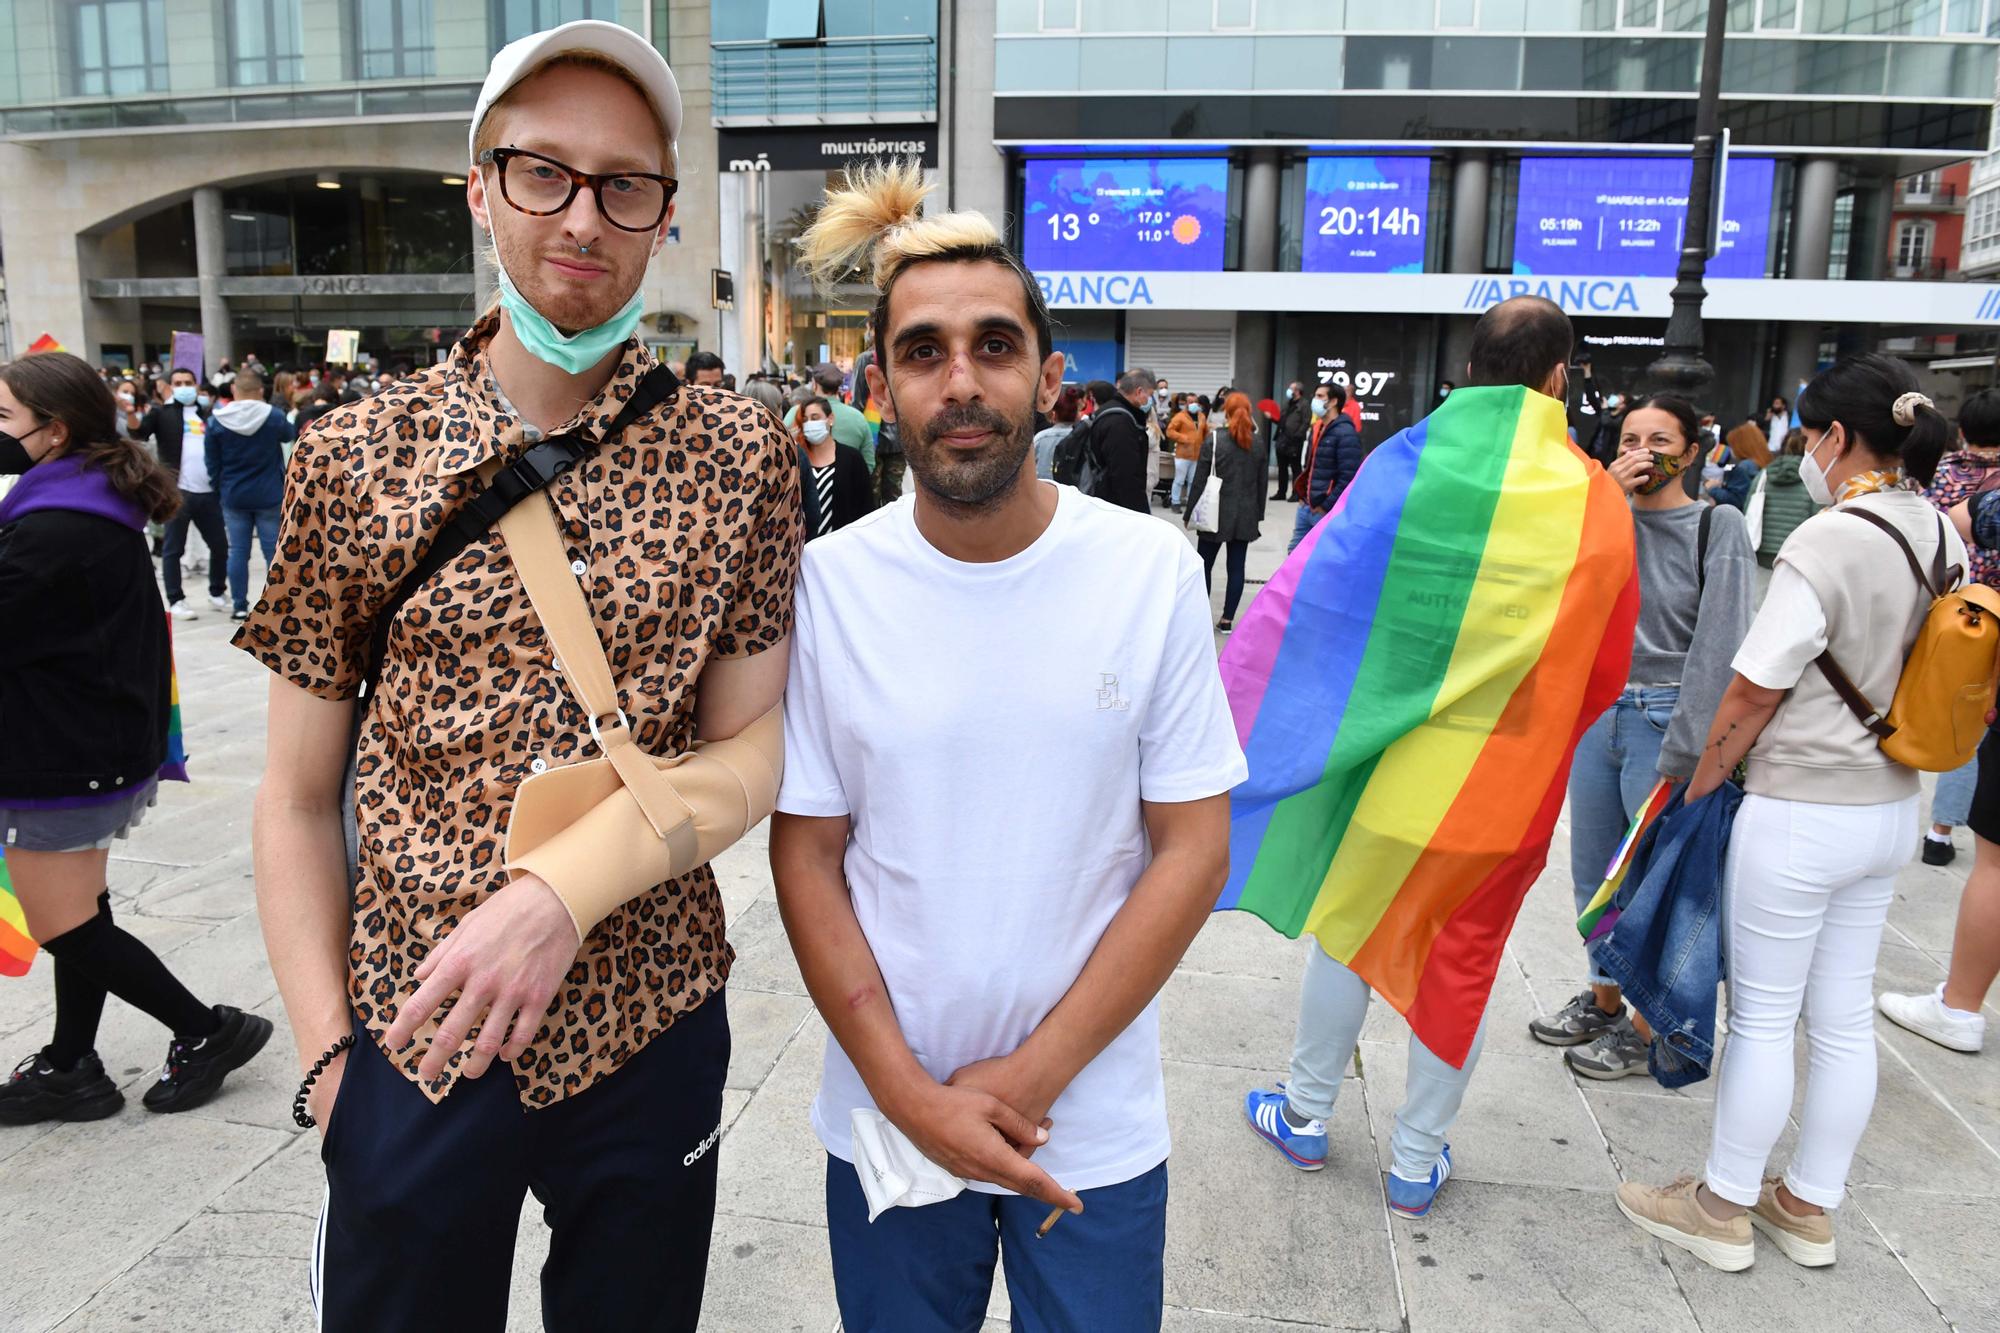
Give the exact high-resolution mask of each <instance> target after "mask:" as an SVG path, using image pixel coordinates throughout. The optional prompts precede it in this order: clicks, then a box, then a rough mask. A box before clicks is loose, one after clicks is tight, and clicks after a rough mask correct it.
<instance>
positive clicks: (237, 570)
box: [222, 506, 278, 611]
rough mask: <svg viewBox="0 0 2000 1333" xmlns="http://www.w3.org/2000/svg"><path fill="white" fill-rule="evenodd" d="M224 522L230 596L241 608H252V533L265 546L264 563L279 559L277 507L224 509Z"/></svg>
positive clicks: (269, 564)
mask: <svg viewBox="0 0 2000 1333" xmlns="http://www.w3.org/2000/svg"><path fill="white" fill-rule="evenodd" d="M222 525H223V527H225V528H226V529H228V532H229V600H230V601H232V602H234V603H235V604H236V609H237V610H238V611H248V610H249V609H250V533H251V531H252V530H253V529H254V530H255V531H256V534H257V544H258V545H259V546H262V547H263V548H264V567H265V568H266V569H269V568H270V567H271V566H272V565H274V564H276V563H277V562H278V511H277V508H276V507H275V506H274V507H272V508H270V509H228V508H225V509H224V510H223V511H222Z"/></svg>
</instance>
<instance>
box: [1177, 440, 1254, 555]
mask: <svg viewBox="0 0 2000 1333" xmlns="http://www.w3.org/2000/svg"><path fill="white" fill-rule="evenodd" d="M1270 466H1271V455H1270V451H1269V450H1268V449H1267V448H1265V445H1264V432H1263V431H1262V430H1259V431H1257V432H1256V433H1255V434H1253V435H1252V436H1251V437H1250V447H1249V448H1248V449H1245V448H1243V447H1242V446H1241V445H1239V444H1237V443H1236V437H1235V436H1233V435H1231V434H1230V433H1229V431H1228V429H1227V428H1226V427H1218V428H1217V429H1215V430H1212V431H1210V432H1209V433H1208V438H1206V439H1204V440H1203V441H1202V442H1201V457H1200V459H1199V461H1197V462H1196V463H1195V465H1194V483H1193V484H1192V485H1191V486H1189V487H1188V497H1187V505H1186V507H1185V509H1184V510H1183V511H1182V512H1183V515H1184V517H1183V518H1182V520H1181V521H1182V524H1183V526H1192V519H1193V517H1194V507H1195V504H1196V502H1197V501H1199V500H1200V499H1201V493H1202V491H1203V489H1204V488H1206V487H1207V485H1208V474H1209V471H1210V470H1211V469H1213V470H1214V472H1215V475H1216V476H1218V477H1221V478H1222V504H1221V508H1220V510H1219V512H1218V513H1217V515H1216V518H1217V523H1216V530H1215V532H1214V533H1213V534H1209V533H1202V534H1201V535H1202V536H1204V537H1207V536H1211V535H1212V536H1213V537H1214V539H1215V540H1216V541H1222V542H1254V541H1256V540H1257V535H1258V532H1259V530H1260V528H1259V525H1260V524H1261V523H1262V522H1263V520H1264V503H1265V501H1266V500H1267V499H1268V498H1269V497H1268V496H1266V495H1265V493H1264V487H1265V486H1266V485H1268V484H1269V482H1268V480H1267V478H1268V477H1269V476H1270Z"/></svg>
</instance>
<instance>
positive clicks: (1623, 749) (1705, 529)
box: [1528, 394, 1757, 1079]
mask: <svg viewBox="0 0 2000 1333" xmlns="http://www.w3.org/2000/svg"><path fill="white" fill-rule="evenodd" d="M1700 455H1701V433H1700V429H1699V427H1698V426H1697V424H1696V421H1695V415H1694V409H1693V408H1692V407H1691V406H1689V404H1688V403H1687V402H1686V401H1685V400H1683V399H1680V398H1676V397H1674V396H1673V395H1671V394H1659V395H1656V396H1654V397H1651V398H1645V399H1641V400H1640V401H1639V402H1638V403H1636V404H1634V405H1633V407H1632V408H1631V409H1630V410H1629V411H1627V412H1626V413H1625V418H1624V420H1623V421H1622V422H1621V423H1620V425H1619V443H1618V457H1617V458H1616V459H1615V460H1613V462H1612V464H1611V468H1610V472H1611V476H1612V478H1613V479H1614V480H1616V481H1617V482H1618V483H1619V484H1620V485H1621V486H1623V487H1624V488H1625V490H1626V493H1627V494H1629V495H1630V496H1631V497H1632V526H1633V530H1634V537H1635V539H1636V541H1637V543H1638V557H1639V619H1638V623H1637V625H1636V626H1635V628H1634V631H1633V636H1632V666H1631V670H1630V673H1629V675H1628V679H1627V683H1626V686H1625V690H1624V693H1622V694H1621V695H1619V697H1618V702H1617V703H1615V704H1613V705H1612V706H1611V707H1610V708H1608V709H1606V710H1605V711H1604V713H1603V715H1602V716H1600V717H1598V718H1597V719H1596V720H1595V721H1594V722H1592V723H1591V726H1590V729H1589V730H1588V731H1586V732H1584V734H1583V739H1582V740H1581V741H1579V742H1578V743H1577V747H1576V759H1575V761H1574V762H1573V764H1572V765H1571V768H1570V774H1569V834H1570V839H1569V843H1570V877H1571V882H1572V884H1573V885H1574V887H1575V890H1576V908H1577V911H1578V912H1579V913H1581V912H1582V911H1583V910H1584V908H1585V907H1586V906H1588V905H1589V903H1590V900H1591V898H1592V897H1594V896H1595V895H1596V893H1597V890H1598V886H1599V885H1601V884H1602V883H1603V881H1604V870H1605V867H1606V866H1607V865H1608V864H1610V861H1611V858H1612V856H1613V855H1614V854H1615V853H1616V852H1617V850H1618V844H1619V842H1620V841H1621V840H1622V839H1623V837H1624V836H1625V830H1626V828H1627V827H1629V826H1630V824H1631V822H1632V818H1633V816H1634V815H1635V814H1637V813H1638V810H1639V807H1640V806H1641V805H1643V804H1644V803H1645V801H1646V799H1647V797H1648V796H1649V795H1650V794H1651V793H1652V791H1653V788H1654V786H1655V785H1656V784H1658V782H1659V781H1660V779H1662V778H1665V779H1667V780H1668V781H1670V782H1685V781H1687V780H1688V778H1689V776H1690V775H1692V774H1693V772H1694V766H1695V757H1696V755H1697V754H1698V753H1699V751H1700V748H1701V743H1702V739H1703V738H1704V737H1706V736H1707V735H1708V725H1709V721H1710V719H1712V718H1713V717H1714V716H1715V706H1716V704H1717V702H1718V701H1720V700H1721V698H1722V689H1723V686H1724V685H1726V684H1728V682H1729V662H1730V659H1731V658H1732V657H1734V656H1735V655H1736V650H1737V648H1738V647H1739V646H1741V644H1742V642H1743V636H1744V634H1745V633H1746V632H1747V631H1748V630H1749V628H1750V617H1751V614H1752V612H1753V611H1754V610H1755V607H1756V600H1757V599H1756V574H1755V570H1756V563H1755V558H1754V557H1753V556H1752V554H1751V551H1750V534H1749V529H1748V527H1747V526H1746V525H1745V523H1744V521H1743V514H1742V512H1741V511H1740V510H1736V509H1731V508H1728V507H1726V506H1717V507H1715V508H1712V509H1711V508H1710V507H1709V506H1707V505H1704V504H1702V503H1701V502H1700V501H1698V500H1696V499H1694V498H1693V497H1691V496H1689V495H1688V493H1687V491H1686V490H1684V489H1683V488H1682V487H1681V486H1680V485H1678V484H1677V481H1678V478H1679V477H1680V476H1681V474H1682V473H1683V472H1684V471H1686V470H1687V468H1689V467H1690V466H1692V465H1695V464H1696V462H1697V460H1698V459H1699V458H1700ZM1590 956H1591V967H1590V984H1589V987H1588V988H1587V989H1585V990H1583V991H1581V992H1579V993H1578V995H1577V996H1576V998H1575V999H1573V1000H1571V1001H1570V1002H1569V1003H1568V1004H1566V1005H1564V1006H1563V1007H1562V1008H1561V1009H1559V1010H1557V1011H1556V1012H1555V1013H1553V1014H1550V1015H1547V1016H1546V1017H1542V1018H1537V1019H1535V1020H1534V1021H1533V1022H1531V1023H1529V1024H1528V1031H1529V1034H1530V1035H1532V1036H1533V1037H1534V1038H1535V1040H1536V1041H1539V1042H1542V1043H1544V1044H1545V1045H1549V1046H1564V1047H1569V1048H1570V1050H1569V1052H1568V1055H1567V1059H1568V1062H1569V1066H1570V1068H1571V1069H1573V1070H1574V1071H1576V1073H1578V1074H1580V1075H1582V1076H1583V1077H1585V1078H1595V1079H1614V1078H1624V1077H1626V1076H1627V1075H1631V1074H1643V1073H1645V1072H1646V1049H1647V1046H1648V1045H1649V1044H1650V1043H1651V1041H1652V1032H1651V1031H1650V1030H1649V1029H1648V1028H1647V1027H1646V1026H1645V1020H1644V1019H1642V1018H1640V1017H1639V1016H1638V1014H1637V1012H1636V1011H1634V1012H1631V1013H1628V1012H1627V1011H1626V1008H1625V1001H1624V997H1623V995H1622V993H1621V992H1620V990H1619V987H1618V985H1617V983H1616V982H1614V981H1613V980H1612V979H1611V977H1610V976H1609V975H1607V974H1606V973H1605V971H1604V970H1603V968H1602V967H1601V966H1600V965H1599V964H1598V962H1597V961H1596V951H1595V949H1594V948H1593V949H1592V950H1591V955H1590Z"/></svg>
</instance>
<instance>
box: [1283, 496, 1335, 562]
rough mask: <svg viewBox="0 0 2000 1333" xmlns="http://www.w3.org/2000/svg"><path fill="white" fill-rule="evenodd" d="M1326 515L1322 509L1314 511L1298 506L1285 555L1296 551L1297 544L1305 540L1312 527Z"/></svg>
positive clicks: (1306, 506)
mask: <svg viewBox="0 0 2000 1333" xmlns="http://www.w3.org/2000/svg"><path fill="white" fill-rule="evenodd" d="M1326 515H1327V511H1326V510H1324V509H1314V508H1312V507H1310V506H1308V505H1300V506H1299V512H1298V514H1297V516H1296V517H1294V518H1293V519H1292V544H1291V545H1290V546H1287V547H1286V548H1285V554H1286V555H1290V554H1291V553H1292V552H1293V551H1296V550H1298V549H1299V543H1300V542H1302V541H1304V540H1305V539H1306V534H1307V533H1308V532H1311V531H1312V530H1313V525H1314V524H1315V523H1318V522H1319V521H1320V520H1321V519H1323V518H1325V517H1326Z"/></svg>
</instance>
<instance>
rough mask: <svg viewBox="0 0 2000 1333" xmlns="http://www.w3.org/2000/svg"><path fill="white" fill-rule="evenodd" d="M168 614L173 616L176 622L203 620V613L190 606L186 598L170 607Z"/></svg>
mask: <svg viewBox="0 0 2000 1333" xmlns="http://www.w3.org/2000/svg"><path fill="white" fill-rule="evenodd" d="M167 614H168V615H170V616H172V617H173V618H174V619H175V620H200V619H201V612H199V611H197V610H195V609H194V607H193V606H191V605H189V604H188V602H187V600H186V599H185V598H183V599H182V600H180V601H178V602H175V603H174V604H173V605H172V606H170V607H168V608H167Z"/></svg>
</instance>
